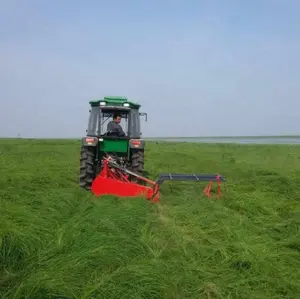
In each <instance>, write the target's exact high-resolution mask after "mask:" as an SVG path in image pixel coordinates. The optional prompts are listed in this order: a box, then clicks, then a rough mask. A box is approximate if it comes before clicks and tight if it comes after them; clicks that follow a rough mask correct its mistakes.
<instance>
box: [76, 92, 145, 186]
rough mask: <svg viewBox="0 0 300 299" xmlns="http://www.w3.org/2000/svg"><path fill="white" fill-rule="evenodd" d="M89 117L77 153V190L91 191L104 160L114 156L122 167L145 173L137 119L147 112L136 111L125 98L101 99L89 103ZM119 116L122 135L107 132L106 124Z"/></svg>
mask: <svg viewBox="0 0 300 299" xmlns="http://www.w3.org/2000/svg"><path fill="white" fill-rule="evenodd" d="M90 106H91V109H90V115H89V121H88V128H87V130H86V132H87V134H86V137H83V138H82V145H81V153H80V175H79V185H80V187H82V188H84V189H87V190H91V186H92V182H93V180H94V179H95V178H96V176H97V175H98V174H99V173H100V171H101V169H102V165H103V159H104V158H105V157H108V156H110V157H114V159H116V160H117V161H118V163H119V164H120V165H121V166H123V167H124V168H126V169H128V170H130V171H132V172H134V173H136V174H138V175H142V174H143V172H144V149H145V140H143V139H141V135H142V133H141V125H140V123H141V122H140V118H141V116H145V118H146V121H147V113H141V112H140V111H139V109H140V107H141V105H139V104H137V103H134V102H131V101H128V99H127V98H124V97H104V98H103V100H97V101H91V102H90ZM115 113H118V115H119V116H121V123H120V125H121V126H122V128H123V130H124V132H125V134H126V135H125V136H119V135H118V133H117V132H108V130H107V125H108V123H109V122H110V121H111V120H112V118H113V115H114V114H115Z"/></svg>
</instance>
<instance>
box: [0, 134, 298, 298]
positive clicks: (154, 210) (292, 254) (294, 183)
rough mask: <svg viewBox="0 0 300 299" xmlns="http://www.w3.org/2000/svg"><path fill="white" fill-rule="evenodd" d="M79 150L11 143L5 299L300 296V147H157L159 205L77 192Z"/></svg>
mask: <svg viewBox="0 0 300 299" xmlns="http://www.w3.org/2000/svg"><path fill="white" fill-rule="evenodd" d="M79 149H80V143H79V141H70V140H69V141H64V140H58V141H56V140H49V141H45V140H13V139H12V140H0V200H1V202H0V292H1V298H33V299H34V298H104V299H108V298H180V299H184V298H207V299H209V298H237V299H243V298H245V299H246V298H247V299H249V298H259V299H264V298H272V299H277V298H293V299H295V298H300V234H299V229H300V207H299V204H300V148H299V147H297V146H292V145H273V146H272V145H267V146H264V145H251V146H247V145H232V144H219V145H216V144H189V143H180V144H176V143H158V144H157V143H155V142H153V143H151V142H149V143H148V150H147V155H146V168H147V170H148V171H149V172H150V175H151V176H152V177H154V176H155V175H156V174H158V173H161V172H168V171H172V172H183V173H190V172H198V173H199V172H206V173H207V172H213V173H216V172H219V173H221V174H223V175H225V176H226V178H227V180H228V183H227V185H226V186H227V191H226V193H224V196H223V198H222V199H220V200H215V199H208V198H206V197H204V196H203V192H202V190H203V187H204V185H203V184H201V185H199V184H197V183H187V182H182V183H180V182H177V183H172V184H171V183H165V184H164V185H163V187H162V197H161V202H160V203H159V204H156V205H155V204H152V203H150V202H148V201H146V200H144V199H140V198H137V199H118V198H111V197H103V198H96V199H95V198H94V197H93V195H92V194H90V193H88V192H85V191H83V190H80V189H79V187H78V177H77V176H78V165H79Z"/></svg>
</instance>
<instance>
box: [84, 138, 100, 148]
mask: <svg viewBox="0 0 300 299" xmlns="http://www.w3.org/2000/svg"><path fill="white" fill-rule="evenodd" d="M98 142H99V140H98V138H97V137H91V136H86V137H83V138H82V144H83V145H84V146H97V144H98Z"/></svg>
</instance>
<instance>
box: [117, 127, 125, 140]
mask: <svg viewBox="0 0 300 299" xmlns="http://www.w3.org/2000/svg"><path fill="white" fill-rule="evenodd" d="M118 133H119V136H120V137H124V136H125V135H126V134H125V132H124V131H123V128H122V126H121V125H118Z"/></svg>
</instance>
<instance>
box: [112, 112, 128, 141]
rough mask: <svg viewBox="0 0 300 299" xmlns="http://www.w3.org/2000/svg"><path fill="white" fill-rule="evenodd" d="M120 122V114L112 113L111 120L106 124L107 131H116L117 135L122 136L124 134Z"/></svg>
mask: <svg viewBox="0 0 300 299" xmlns="http://www.w3.org/2000/svg"><path fill="white" fill-rule="evenodd" d="M120 122H121V115H120V114H119V113H114V115H113V120H112V121H110V122H109V123H108V124H107V131H108V132H111V133H117V135H118V136H120V137H124V136H125V135H126V134H125V132H124V131H123V129H122V127H121V125H120Z"/></svg>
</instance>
